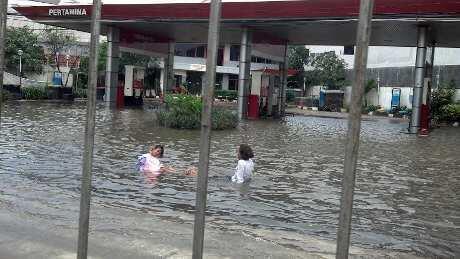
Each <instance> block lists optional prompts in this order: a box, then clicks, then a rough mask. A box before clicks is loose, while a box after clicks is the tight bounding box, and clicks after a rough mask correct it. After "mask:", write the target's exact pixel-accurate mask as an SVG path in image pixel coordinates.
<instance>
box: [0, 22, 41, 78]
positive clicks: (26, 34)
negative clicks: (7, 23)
mask: <svg viewBox="0 0 460 259" xmlns="http://www.w3.org/2000/svg"><path fill="white" fill-rule="evenodd" d="M38 36H39V35H38V34H37V33H35V32H34V30H32V29H31V28H29V27H27V26H24V27H22V28H15V27H9V28H7V30H6V39H5V61H6V63H5V66H6V68H7V70H8V71H10V72H13V73H14V74H16V72H19V55H18V50H22V56H21V59H22V71H23V73H24V72H34V73H41V71H42V68H43V67H42V66H43V63H44V60H45V59H44V52H43V48H42V47H40V45H39V41H38Z"/></svg>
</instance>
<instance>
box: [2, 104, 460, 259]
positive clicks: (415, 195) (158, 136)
mask: <svg viewBox="0 0 460 259" xmlns="http://www.w3.org/2000/svg"><path fill="white" fill-rule="evenodd" d="M85 112H86V106H85V105H84V104H81V103H80V104H79V103H75V104H57V103H39V102H17V103H16V102H15V103H8V104H7V105H6V110H3V111H2V129H1V136H0V201H1V202H3V203H8V204H11V205H12V206H14V207H16V208H17V210H18V211H21V213H26V214H29V215H34V216H36V217H42V218H48V219H52V220H53V222H54V223H53V224H55V225H56V226H67V225H75V219H76V218H77V217H78V207H76V206H75V199H78V197H79V188H80V176H81V159H82V152H83V134H84V123H85ZM406 127H407V122H403V121H396V120H387V119H379V120H369V121H363V124H362V135H361V140H362V141H361V146H360V159H359V165H358V168H359V172H358V174H357V179H356V192H355V203H354V205H355V207H354V217H353V232H352V243H353V245H354V246H358V247H363V248H369V249H388V250H393V251H399V252H404V253H410V254H414V255H420V256H426V257H434V256H438V257H456V256H460V191H459V190H460V129H459V128H441V129H437V130H435V131H434V132H433V133H432V134H431V135H430V137H428V138H418V137H415V136H413V135H407V134H404V133H401V132H402V131H404V129H405V128H406ZM96 132H97V134H96V138H95V151H94V174H93V199H92V201H93V202H94V203H96V204H100V205H103V206H107V207H113V208H124V209H128V210H132V211H135V212H136V213H138V214H144V213H150V214H151V215H154V216H156V217H159V218H161V219H163V220H168V221H171V222H193V211H194V203H195V202H194V200H195V186H196V181H195V178H193V177H188V176H184V175H183V174H182V173H181V172H182V171H183V170H184V169H185V168H186V167H188V166H190V165H195V166H196V165H197V163H198V157H199V149H198V146H199V131H186V130H172V129H165V128H161V127H158V126H157V124H156V122H155V120H154V111H153V110H152V109H150V108H149V107H145V108H144V109H124V110H110V109H107V108H105V107H104V106H103V105H100V106H98V111H97V126H96ZM345 138H346V120H341V119H331V118H315V117H300V116H299V117H287V118H286V119H285V120H284V121H251V122H247V123H244V124H241V125H239V127H238V128H237V129H235V130H228V131H218V132H213V135H212V144H211V159H210V161H211V162H210V179H209V196H208V207H209V209H208V215H207V218H206V220H207V223H208V225H207V227H208V228H212V229H215V230H217V231H229V232H231V231H244V232H245V233H247V235H249V236H253V237H255V238H256V237H262V238H263V237H264V235H266V234H264V233H272V234H273V235H276V233H278V232H279V233H293V234H295V235H293V236H295V237H296V238H291V239H289V240H286V242H284V244H285V245H288V246H290V247H292V248H294V249H299V250H307V251H308V250H310V249H312V250H314V249H316V248H312V247H309V246H308V245H306V244H305V242H303V241H304V240H302V237H309V238H317V239H321V240H330V241H332V242H333V241H334V240H335V237H336V225H337V221H338V211H339V206H340V204H339V203H340V202H339V199H340V188H341V174H342V170H343V157H344V143H345ZM243 142H247V143H249V144H250V145H251V146H252V147H253V149H254V153H255V162H256V169H255V176H254V178H253V180H252V181H251V182H250V183H249V184H248V185H243V186H236V185H234V184H232V183H229V182H228V181H227V180H226V178H225V176H227V175H232V173H233V168H234V167H235V166H236V148H237V146H238V144H240V143H243ZM158 143H159V144H163V145H165V147H166V149H165V158H164V162H165V163H166V164H168V165H171V166H174V167H175V168H176V170H177V171H178V173H175V174H169V175H165V176H161V177H159V178H157V179H154V178H148V177H147V178H146V177H145V176H144V175H142V174H139V173H137V172H136V171H135V163H136V158H137V156H138V155H140V154H142V153H145V152H146V151H147V149H148V146H150V145H152V144H158ZM133 220H135V219H133ZM132 231H136V230H135V229H134V230H132Z"/></svg>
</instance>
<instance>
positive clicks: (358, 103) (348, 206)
mask: <svg viewBox="0 0 460 259" xmlns="http://www.w3.org/2000/svg"><path fill="white" fill-rule="evenodd" d="M373 6H374V0H361V5H360V10H359V24H358V32H357V34H358V35H357V37H356V55H355V77H354V82H353V88H352V91H351V101H350V113H349V115H348V133H347V135H348V137H347V143H346V146H345V162H344V171H343V180H342V199H341V202H340V216H339V229H338V232H337V251H336V258H340V259H342V258H348V249H349V246H350V232H351V217H352V208H353V193H354V188H355V174H356V164H357V160H358V149H359V134H360V130H361V107H362V103H363V95H364V79H365V76H366V67H367V52H368V46H369V40H370V35H371V24H372V11H373Z"/></svg>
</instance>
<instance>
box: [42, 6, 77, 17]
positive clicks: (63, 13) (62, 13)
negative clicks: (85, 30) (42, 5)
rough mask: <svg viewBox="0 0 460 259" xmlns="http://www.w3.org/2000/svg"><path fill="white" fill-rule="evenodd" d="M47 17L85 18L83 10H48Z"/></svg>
mask: <svg viewBox="0 0 460 259" xmlns="http://www.w3.org/2000/svg"><path fill="white" fill-rule="evenodd" d="M48 15H49V16H86V9H84V8H50V9H49V10H48Z"/></svg>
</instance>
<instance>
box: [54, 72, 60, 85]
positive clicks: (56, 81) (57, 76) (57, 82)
mask: <svg viewBox="0 0 460 259" xmlns="http://www.w3.org/2000/svg"><path fill="white" fill-rule="evenodd" d="M53 85H56V86H61V85H62V73H60V72H57V71H55V72H54V73H53Z"/></svg>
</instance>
